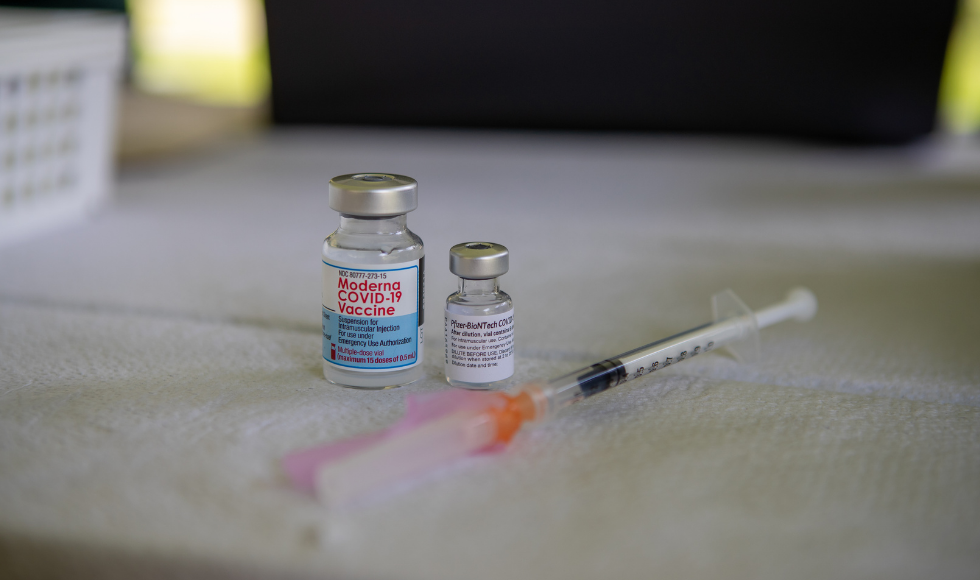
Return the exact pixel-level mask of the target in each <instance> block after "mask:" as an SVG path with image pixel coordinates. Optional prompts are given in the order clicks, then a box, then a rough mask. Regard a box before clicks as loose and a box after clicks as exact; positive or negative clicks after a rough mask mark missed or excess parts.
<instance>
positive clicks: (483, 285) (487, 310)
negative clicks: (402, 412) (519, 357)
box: [445, 242, 514, 389]
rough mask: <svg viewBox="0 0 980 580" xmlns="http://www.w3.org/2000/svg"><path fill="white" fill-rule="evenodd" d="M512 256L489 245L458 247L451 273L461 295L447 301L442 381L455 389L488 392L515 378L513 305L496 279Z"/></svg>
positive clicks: (452, 257)
mask: <svg viewBox="0 0 980 580" xmlns="http://www.w3.org/2000/svg"><path fill="white" fill-rule="evenodd" d="M509 261H510V252H508V251H507V248H506V247H504V246H502V245H500V244H494V243H491V242H468V243H465V244H457V245H455V246H453V247H452V248H451V249H450V250H449V270H450V271H451V272H452V273H453V274H456V275H457V276H459V291H457V292H454V293H452V294H450V295H449V297H448V298H446V319H445V326H446V380H447V381H449V384H450V385H453V386H454V387H463V388H467V389H492V388H495V387H499V386H502V385H503V383H504V382H505V381H506V380H507V379H509V378H510V377H511V375H513V374H514V302H513V300H511V298H510V296H508V295H507V293H506V292H503V291H501V290H500V286H499V284H498V283H497V278H498V277H500V276H503V275H504V274H505V273H507V269H508V267H509Z"/></svg>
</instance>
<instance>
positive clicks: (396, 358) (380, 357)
mask: <svg viewBox="0 0 980 580" xmlns="http://www.w3.org/2000/svg"><path fill="white" fill-rule="evenodd" d="M329 193H330V208H331V209H334V210H336V211H338V212H340V227H339V228H337V231H335V232H334V233H332V234H330V235H329V236H327V239H326V240H324V242H323V250H322V261H323V300H322V302H323V304H322V306H323V376H325V377H326V378H327V380H329V381H330V382H332V383H336V384H338V385H343V386H346V387H355V388H361V389H384V388H389V387H397V386H399V385H404V384H406V383H410V382H412V381H415V380H418V379H419V378H421V377H422V346H423V342H424V341H423V338H424V336H423V324H424V314H425V312H424V308H423V304H424V302H425V292H424V287H425V249H424V248H423V246H422V239H421V238H419V237H418V236H417V235H415V234H414V233H413V232H412V231H411V230H409V229H408V225H407V217H406V214H407V213H408V212H410V211H412V210H414V209H415V208H416V207H417V206H418V183H417V182H416V181H415V180H414V179H412V178H411V177H406V176H404V175H395V174H391V173H353V174H348V175H341V176H338V177H334V178H333V179H331V180H330V186H329Z"/></svg>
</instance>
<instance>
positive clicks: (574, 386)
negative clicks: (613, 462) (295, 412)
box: [284, 288, 817, 505]
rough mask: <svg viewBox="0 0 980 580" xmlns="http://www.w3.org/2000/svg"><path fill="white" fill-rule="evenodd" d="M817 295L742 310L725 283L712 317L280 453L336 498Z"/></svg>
mask: <svg viewBox="0 0 980 580" xmlns="http://www.w3.org/2000/svg"><path fill="white" fill-rule="evenodd" d="M816 311H817V300H816V298H815V297H814V295H813V293H812V292H810V291H809V290H807V289H806V288H796V289H794V290H792V291H790V293H789V294H788V295H787V297H786V300H785V301H783V302H780V303H777V304H774V305H772V306H769V307H768V308H764V309H762V310H759V311H757V312H752V311H751V310H750V309H749V308H748V307H746V306H745V304H743V303H742V301H741V300H739V299H738V297H737V296H735V294H734V292H732V291H731V290H725V291H724V292H720V293H718V294H716V295H715V296H713V297H712V312H713V315H714V316H713V318H714V321H713V322H711V323H708V324H703V325H701V326H697V327H694V328H692V329H690V330H687V331H685V332H682V333H680V334H675V335H673V336H670V337H667V338H664V339H662V340H658V341H656V342H652V343H650V344H647V345H644V346H641V347H639V348H636V349H633V350H630V351H628V352H625V353H623V354H620V355H618V356H615V357H612V358H608V359H606V360H603V361H602V362H599V363H596V364H593V365H591V366H588V367H585V368H583V369H580V370H577V371H575V372H573V373H569V374H567V375H564V376H561V377H559V378H557V379H554V380H552V381H549V382H547V383H543V384H541V383H531V384H527V385H523V386H522V387H519V388H518V389H517V390H516V391H514V392H512V393H510V394H507V393H487V392H472V391H462V390H452V391H444V392H443V393H440V394H438V395H434V396H430V397H429V398H428V399H426V400H423V401H418V400H414V401H413V400H412V399H410V400H409V410H408V413H407V414H406V418H405V419H404V420H402V422H400V423H399V424H397V425H395V426H394V427H393V428H391V429H389V430H387V431H384V432H382V433H375V434H372V435H367V436H364V437H361V438H358V439H355V440H349V441H344V442H341V443H339V444H333V445H329V446H326V447H321V448H315V449H310V450H306V451H301V452H298V453H294V454H292V455H290V456H288V457H287V458H286V460H285V462H284V466H285V468H286V471H287V472H288V473H289V474H290V476H291V477H292V479H293V481H294V483H295V485H296V486H297V487H300V488H310V487H312V486H313V485H315V488H316V491H317V494H318V496H319V497H320V498H321V500H323V501H324V502H326V503H328V504H331V505H338V504H346V503H348V502H351V501H353V500H357V499H358V498H360V497H362V496H365V495H368V494H371V493H372V492H374V491H376V490H378V489H380V488H383V487H385V486H387V485H389V484H392V483H395V482H396V481H400V480H404V479H406V478H412V477H415V476H418V475H420V474H422V473H424V472H426V471H428V470H430V469H432V468H435V467H438V466H440V465H443V464H445V463H447V462H450V461H453V460H455V459H458V458H461V457H464V456H466V455H470V454H472V453H475V452H479V451H483V450H487V449H490V448H493V447H494V446H498V445H501V444H506V443H508V442H509V441H510V440H511V438H512V437H513V436H514V434H515V433H516V432H517V431H518V430H519V429H520V428H521V426H522V425H524V424H525V423H528V422H531V421H534V422H539V421H543V420H547V419H549V418H551V417H554V416H555V414H556V413H558V412H559V411H561V410H562V409H564V408H565V407H567V406H569V405H571V404H573V403H576V402H578V401H581V400H583V399H586V398H588V397H591V396H593V395H596V394H599V393H601V392H604V391H606V390H608V389H610V388H612V387H615V386H618V385H620V384H622V383H624V382H626V381H629V380H632V379H635V378H637V377H639V376H643V375H645V374H649V373H651V372H654V371H657V370H660V369H663V368H666V367H668V366H671V365H674V364H677V363H679V362H681V361H684V360H687V359H689V358H692V357H695V356H697V355H699V354H702V353H705V352H709V351H712V350H717V349H719V348H722V347H728V348H729V349H732V350H733V352H735V353H736V356H739V355H740V353H741V356H742V357H744V356H745V355H750V354H751V353H754V352H755V351H757V350H758V332H759V330H760V329H762V328H766V327H767V326H771V325H773V324H776V323H777V322H781V321H783V320H788V319H791V318H793V319H796V320H799V321H806V320H809V319H811V318H812V317H813V316H814V315H815V314H816Z"/></svg>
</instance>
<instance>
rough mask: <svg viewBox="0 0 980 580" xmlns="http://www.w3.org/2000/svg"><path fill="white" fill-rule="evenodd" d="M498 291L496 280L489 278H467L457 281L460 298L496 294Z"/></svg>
mask: <svg viewBox="0 0 980 580" xmlns="http://www.w3.org/2000/svg"><path fill="white" fill-rule="evenodd" d="M499 291H500V287H499V286H498V285H497V279H496V278H489V279H487V280H469V279H467V278H460V279H459V294H460V296H480V295H487V294H496V293H497V292H499Z"/></svg>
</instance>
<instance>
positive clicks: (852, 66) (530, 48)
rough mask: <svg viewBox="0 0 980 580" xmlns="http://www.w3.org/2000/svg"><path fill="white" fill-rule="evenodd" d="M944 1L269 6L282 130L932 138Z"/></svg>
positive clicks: (947, 9)
mask: <svg viewBox="0 0 980 580" xmlns="http://www.w3.org/2000/svg"><path fill="white" fill-rule="evenodd" d="M955 8H956V2H955V0H919V1H912V2H908V1H907V2H902V1H897V2H896V1H895V0H794V1H787V0H690V1H686V2H681V1H677V0H671V1H663V0H657V1H651V2H624V1H622V0H603V1H601V2H600V1H598V0H563V1H558V0H538V1H530V0H521V1H517V0H495V1H494V2H481V3H475V2H459V1H449V0H435V1H431V2H425V1H421V0H363V1H357V2H351V1H340V0H272V1H270V2H267V3H266V10H267V18H268V23H269V40H270V53H271V61H272V78H273V91H272V100H273V116H274V119H275V121H276V122H277V123H284V124H291V123H332V124H337V123H341V124H344V123H356V124H372V125H423V126H464V127H521V128H534V129H600V130H659V131H698V132H714V133H731V132H735V133H754V134H775V135H785V136H793V137H804V138H817V139H830V140H836V141H850V142H859V143H860V142H866V143H901V142H906V141H909V140H913V139H915V138H917V137H921V136H922V135H924V134H926V133H928V132H930V131H931V129H932V128H933V125H934V123H935V116H936V104H937V93H938V87H939V79H940V74H941V72H942V65H943V58H944V56H945V51H946V43H947V39H948V36H949V31H950V29H951V26H952V21H953V16H954V13H955Z"/></svg>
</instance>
